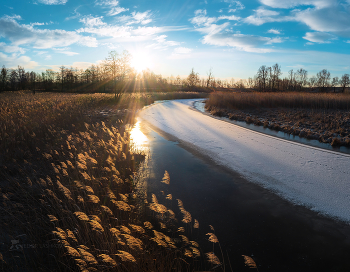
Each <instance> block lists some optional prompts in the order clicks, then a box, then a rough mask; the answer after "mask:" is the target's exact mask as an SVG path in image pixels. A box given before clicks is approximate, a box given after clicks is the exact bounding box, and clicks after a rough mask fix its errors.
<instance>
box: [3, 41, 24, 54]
mask: <svg viewBox="0 0 350 272" xmlns="http://www.w3.org/2000/svg"><path fill="white" fill-rule="evenodd" d="M0 52H5V53H19V54H24V53H25V50H24V49H23V48H21V47H19V46H17V45H8V44H6V43H4V42H0Z"/></svg>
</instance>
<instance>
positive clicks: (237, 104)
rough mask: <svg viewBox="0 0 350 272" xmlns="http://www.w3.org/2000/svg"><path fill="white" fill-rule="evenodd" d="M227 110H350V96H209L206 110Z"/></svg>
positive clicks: (255, 93)
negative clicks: (280, 108)
mask: <svg viewBox="0 0 350 272" xmlns="http://www.w3.org/2000/svg"><path fill="white" fill-rule="evenodd" d="M210 107H219V108H227V109H252V108H278V107H284V108H307V109H325V110H327V109H340V110H349V109H350V95H348V94H330V93H297V92H293V93H282V92H280V93H276V92H274V93H260V92H247V93H245V92H239V93H238V92H237V93H226V92H225V93H222V92H215V93H211V94H210V95H209V99H208V100H207V102H206V108H210Z"/></svg>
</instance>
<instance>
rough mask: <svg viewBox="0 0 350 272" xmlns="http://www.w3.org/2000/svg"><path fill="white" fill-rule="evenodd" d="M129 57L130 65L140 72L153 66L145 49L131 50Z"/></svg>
mask: <svg viewBox="0 0 350 272" xmlns="http://www.w3.org/2000/svg"><path fill="white" fill-rule="evenodd" d="M131 55H132V59H131V66H132V67H134V68H135V70H136V71H137V72H138V73H140V72H142V71H143V70H146V69H147V68H149V69H151V68H152V67H153V60H152V57H151V56H150V54H149V53H148V52H146V51H136V52H133V53H132V54H131Z"/></svg>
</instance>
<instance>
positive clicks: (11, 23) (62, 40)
mask: <svg viewBox="0 0 350 272" xmlns="http://www.w3.org/2000/svg"><path fill="white" fill-rule="evenodd" d="M0 35H1V36H3V37H4V38H6V39H8V40H10V41H11V42H12V44H13V45H14V46H19V45H31V46H33V48H36V49H46V48H52V47H65V46H69V45H71V44H74V43H78V44H81V45H85V46H89V47H96V46H97V41H96V39H95V38H93V37H85V36H82V35H79V34H78V33H76V32H75V31H65V30H61V29H55V30H50V29H36V28H34V27H33V26H31V25H24V24H19V23H18V22H17V21H16V20H15V19H14V18H11V17H6V16H5V17H2V18H0Z"/></svg>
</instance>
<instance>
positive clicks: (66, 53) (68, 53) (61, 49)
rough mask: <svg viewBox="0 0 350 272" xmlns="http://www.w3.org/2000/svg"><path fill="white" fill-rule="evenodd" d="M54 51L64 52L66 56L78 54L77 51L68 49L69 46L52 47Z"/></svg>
mask: <svg viewBox="0 0 350 272" xmlns="http://www.w3.org/2000/svg"><path fill="white" fill-rule="evenodd" d="M52 49H53V50H54V51H55V52H56V53H60V54H64V55H67V56H74V55H79V53H76V52H72V51H69V48H52Z"/></svg>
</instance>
